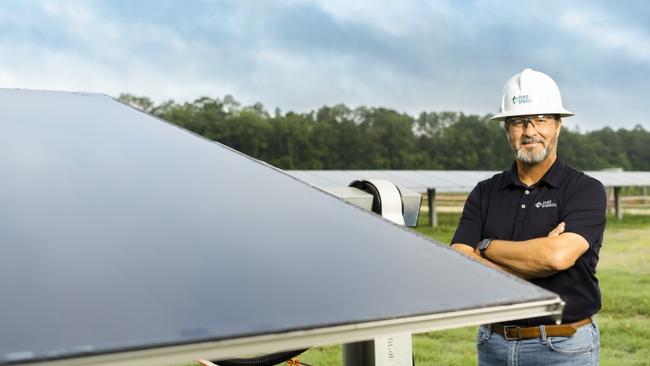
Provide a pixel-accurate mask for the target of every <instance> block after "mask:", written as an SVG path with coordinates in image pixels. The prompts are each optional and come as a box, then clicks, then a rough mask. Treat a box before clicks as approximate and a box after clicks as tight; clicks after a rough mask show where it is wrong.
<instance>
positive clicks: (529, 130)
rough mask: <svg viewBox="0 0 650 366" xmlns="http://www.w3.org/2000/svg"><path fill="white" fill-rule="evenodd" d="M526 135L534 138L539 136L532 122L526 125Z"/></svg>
mask: <svg viewBox="0 0 650 366" xmlns="http://www.w3.org/2000/svg"><path fill="white" fill-rule="evenodd" d="M524 135H526V136H534V135H537V129H536V128H535V125H534V124H533V122H531V121H527V122H526V123H525V124H524Z"/></svg>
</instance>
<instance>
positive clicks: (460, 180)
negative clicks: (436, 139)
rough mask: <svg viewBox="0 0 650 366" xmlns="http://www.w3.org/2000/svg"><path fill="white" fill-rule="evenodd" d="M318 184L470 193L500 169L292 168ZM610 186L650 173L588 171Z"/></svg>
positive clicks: (644, 182) (639, 182)
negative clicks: (375, 183)
mask: <svg viewBox="0 0 650 366" xmlns="http://www.w3.org/2000/svg"><path fill="white" fill-rule="evenodd" d="M287 173H288V174H290V175H292V176H295V177H296V178H299V179H301V180H303V181H305V182H308V183H310V184H312V185H314V186H316V187H326V186H332V185H338V186H345V185H347V184H348V183H349V181H351V180H354V179H359V178H363V177H370V178H377V179H387V180H391V181H393V183H395V184H396V185H398V186H401V187H404V188H408V189H411V190H414V191H417V192H426V191H427V189H428V188H435V189H436V190H438V191H439V192H469V191H471V190H472V188H474V186H476V184H477V183H478V182H480V181H482V180H485V179H488V178H490V177H492V176H493V175H495V174H498V173H500V172H498V171H491V170H346V171H341V170H338V171H328V170H288V171H287ZM585 174H587V175H590V176H592V177H594V178H596V179H598V180H599V181H600V182H601V183H603V185H604V186H606V187H633V186H637V187H642V186H650V172H611V171H586V172H585Z"/></svg>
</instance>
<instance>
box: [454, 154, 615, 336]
mask: <svg viewBox="0 0 650 366" xmlns="http://www.w3.org/2000/svg"><path fill="white" fill-rule="evenodd" d="M606 210H607V196H606V194H605V189H604V188H603V185H602V184H601V183H600V182H599V181H598V180H596V179H594V178H592V177H590V176H588V175H586V174H584V173H582V172H580V171H578V170H576V169H574V168H571V167H569V166H567V165H566V164H564V163H563V162H562V160H560V158H559V157H558V158H557V160H556V161H555V163H553V165H552V166H551V168H550V169H549V170H548V172H546V174H545V175H544V177H543V178H542V179H540V180H539V182H537V183H535V184H533V185H532V186H526V185H525V184H523V183H522V182H521V181H520V180H519V177H518V175H517V165H516V164H514V163H513V165H512V168H511V169H510V170H508V171H505V172H503V173H500V174H497V175H495V176H493V177H492V178H490V179H487V180H484V181H482V182H480V183H479V184H478V185H477V186H476V187H475V188H474V189H473V190H472V192H471V193H470V194H469V197H468V198H467V201H466V202H465V207H464V209H463V214H462V216H461V218H460V223H459V225H458V228H457V229H456V233H455V234H454V237H453V239H452V243H463V244H467V245H469V246H471V247H474V248H475V247H476V245H477V244H478V242H479V241H481V240H482V239H485V238H491V239H502V240H512V241H523V240H528V239H533V238H539V237H546V236H547V235H548V233H549V232H550V231H551V230H552V229H553V228H555V227H556V226H557V225H558V224H559V223H560V222H562V221H564V222H565V223H566V227H565V230H564V231H565V232H571V233H576V234H578V235H581V236H582V237H583V238H585V239H586V240H587V242H588V243H589V249H588V250H587V251H586V252H585V253H584V254H583V255H582V256H581V257H580V258H579V259H578V260H577V262H576V264H575V265H574V266H573V267H571V268H569V269H567V270H565V271H561V272H558V273H556V274H554V275H551V276H549V277H545V278H536V279H532V280H530V282H532V283H534V284H536V285H539V286H541V287H543V288H545V289H547V290H549V291H552V292H555V293H556V294H558V295H559V296H560V297H561V298H562V300H564V301H565V302H566V306H565V308H564V313H563V316H562V321H563V322H565V323H566V322H573V321H578V320H580V319H584V318H586V317H589V316H591V315H593V314H595V313H597V312H598V310H600V307H601V298H600V289H599V288H598V279H597V278H596V275H595V274H596V263H598V252H599V250H600V246H601V245H602V242H603V232H604V230H605V215H606ZM515 323H516V324H520V325H539V324H550V323H553V322H552V321H551V320H550V319H548V318H538V319H526V320H519V321H516V322H515Z"/></svg>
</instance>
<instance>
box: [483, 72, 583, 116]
mask: <svg viewBox="0 0 650 366" xmlns="http://www.w3.org/2000/svg"><path fill="white" fill-rule="evenodd" d="M533 114H559V115H560V117H570V116H573V113H571V112H569V111H568V110H566V109H564V106H563V105H562V96H561V95H560V88H558V87H557V84H556V83H555V81H553V79H551V78H550V76H548V75H546V74H544V73H543V72H539V71H534V70H531V69H525V70H524V71H522V72H520V73H518V74H517V75H515V76H513V77H512V78H510V80H508V82H507V83H506V86H504V87H503V99H502V100H501V110H500V111H499V113H497V115H495V116H494V117H492V120H493V121H503V120H504V119H506V118H507V117H512V116H526V115H533Z"/></svg>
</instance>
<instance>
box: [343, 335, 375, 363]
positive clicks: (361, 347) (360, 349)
mask: <svg viewBox="0 0 650 366" xmlns="http://www.w3.org/2000/svg"><path fill="white" fill-rule="evenodd" d="M343 365H345V366H357V365H358V366H375V341H364V342H356V343H346V344H344V345H343Z"/></svg>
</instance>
